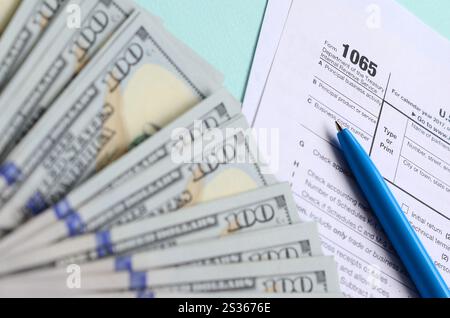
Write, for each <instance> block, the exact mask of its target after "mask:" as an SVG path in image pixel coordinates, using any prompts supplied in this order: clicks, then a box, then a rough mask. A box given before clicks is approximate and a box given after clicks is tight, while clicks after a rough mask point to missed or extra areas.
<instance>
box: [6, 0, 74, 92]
mask: <svg viewBox="0 0 450 318" xmlns="http://www.w3.org/2000/svg"><path fill="white" fill-rule="evenodd" d="M67 2H68V0H36V1H21V4H20V6H19V8H18V9H17V11H16V13H15V15H14V17H13V19H12V20H11V22H10V23H9V24H8V28H7V29H6V30H5V31H4V33H3V34H2V37H1V41H0V89H1V88H3V87H4V85H5V84H6V82H7V81H8V80H9V79H10V78H11V77H12V75H14V73H15V72H16V71H17V69H18V68H19V67H20V65H21V64H22V63H23V61H24V60H25V58H26V57H27V56H28V54H29V53H30V52H31V50H32V49H33V47H34V46H35V45H36V43H37V42H38V41H39V39H40V38H41V37H42V35H43V34H44V32H45V31H46V29H47V28H48V27H49V25H50V24H51V23H52V22H53V20H54V19H55V17H56V16H58V14H59V13H60V12H61V11H62V10H63V8H64V7H65V5H66V4H67ZM0 10H1V9H0Z"/></svg>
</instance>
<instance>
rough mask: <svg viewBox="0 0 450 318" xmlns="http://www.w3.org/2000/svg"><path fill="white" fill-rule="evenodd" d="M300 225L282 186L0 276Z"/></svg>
mask: <svg viewBox="0 0 450 318" xmlns="http://www.w3.org/2000/svg"><path fill="white" fill-rule="evenodd" d="M296 223H300V218H299V215H298V211H297V208H296V205H295V203H294V201H293V198H292V194H291V190H290V187H289V186H288V185H287V184H279V185H274V186H268V187H265V188H261V189H257V190H254V191H251V192H248V193H243V194H240V195H236V196H233V197H229V198H225V199H221V200H216V201H212V202H209V203H204V204H201V205H198V206H195V207H191V208H186V209H182V210H180V211H179V212H175V213H171V214H167V215H162V216H159V217H154V218H149V219H144V220H141V221H136V222H133V223H129V224H126V225H123V226H118V227H116V228H113V229H111V230H110V231H101V232H97V233H95V234H87V235H84V236H80V237H76V238H72V239H69V240H65V241H62V242H59V243H56V244H54V245H51V246H48V247H44V248H40V249H34V250H33V251H28V252H27V253H23V254H21V255H18V256H15V257H9V258H6V259H2V260H1V262H0V275H3V276H5V275H6V274H13V273H17V272H19V271H24V270H33V269H39V268H42V267H54V266H58V267H59V266H65V265H68V264H83V263H87V262H90V261H95V260H98V259H102V258H106V257H109V256H111V255H115V256H121V255H127V254H129V253H132V252H139V251H141V250H149V249H161V248H164V247H169V246H175V245H181V244H187V243H193V242H195V241H200V240H203V239H206V238H219V237H224V236H228V235H234V234H240V233H244V232H250V231H256V230H262V229H268V228H273V227H277V226H284V225H292V224H296Z"/></svg>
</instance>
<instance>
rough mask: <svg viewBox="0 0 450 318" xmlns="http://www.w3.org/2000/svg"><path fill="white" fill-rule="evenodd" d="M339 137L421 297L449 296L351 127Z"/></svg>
mask: <svg viewBox="0 0 450 318" xmlns="http://www.w3.org/2000/svg"><path fill="white" fill-rule="evenodd" d="M338 138H339V142H340V144H341V149H342V151H343V154H344V157H345V159H346V161H347V163H348V165H349V167H350V169H351V170H352V172H353V175H354V176H355V178H356V181H357V183H358V184H359V186H360V188H361V190H362V192H363V194H364V196H365V198H366V199H367V201H368V202H369V204H370V206H371V207H372V210H373V212H374V213H375V215H376V216H377V218H378V220H379V222H380V224H381V225H382V227H383V229H384V231H385V233H386V235H387V237H388V238H389V240H390V242H391V244H392V245H393V247H394V248H395V250H396V251H397V254H398V255H399V257H400V259H401V260H402V262H403V265H404V266H405V267H406V269H407V271H408V273H409V274H410V276H411V279H412V280H413V282H414V283H415V285H416V287H417V290H418V291H419V293H420V294H421V296H422V297H424V298H449V297H450V291H449V289H448V286H447V285H446V283H445V281H444V279H443V278H442V276H441V275H440V273H439V272H438V270H437V269H436V267H435V265H434V263H433V261H432V259H431V258H430V256H429V255H428V253H427V251H426V250H425V247H424V246H423V244H422V242H421V241H420V240H419V238H418V236H417V234H416V233H415V231H414V229H413V228H412V227H411V225H410V224H409V222H408V219H407V218H406V216H405V214H404V213H403V211H402V209H401V208H400V205H399V204H398V202H397V200H396V199H395V197H394V195H393V194H392V192H391V190H390V189H389V188H388V186H387V184H386V182H385V181H384V179H383V177H382V176H381V174H380V172H379V171H378V169H377V168H376V167H375V165H374V164H373V162H372V160H371V159H370V157H369V156H368V155H367V153H366V152H365V151H364V149H363V148H362V147H361V145H360V144H359V143H358V141H357V140H356V139H355V137H354V136H353V134H352V133H351V132H350V131H349V130H348V129H344V130H342V131H341V132H340V133H339V134H338Z"/></svg>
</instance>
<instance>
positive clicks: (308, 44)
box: [252, 0, 450, 297]
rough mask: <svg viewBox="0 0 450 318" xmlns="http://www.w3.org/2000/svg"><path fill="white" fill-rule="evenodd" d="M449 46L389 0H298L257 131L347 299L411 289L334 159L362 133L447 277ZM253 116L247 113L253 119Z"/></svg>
mask: <svg viewBox="0 0 450 318" xmlns="http://www.w3.org/2000/svg"><path fill="white" fill-rule="evenodd" d="M449 57H450V44H449V42H448V41H447V40H445V39H444V38H442V37H440V36H439V35H437V34H435V33H434V32H433V31H431V30H430V29H429V28H428V27H426V26H425V25H424V24H422V23H421V22H419V21H418V20H417V19H416V18H415V17H414V16H412V15H411V14H409V13H408V12H407V11H406V10H404V9H403V8H401V7H400V6H399V5H397V4H396V3H395V2H394V1H390V0H383V1H382V0H379V1H376V0H339V1H335V0H315V1H306V0H294V1H293V4H292V7H291V10H290V13H289V18H288V21H287V24H286V28H285V31H284V34H283V38H282V39H281V43H280V47H279V49H278V53H277V56H276V59H275V62H274V65H273V68H272V71H271V73H270V76H269V79H268V83H267V86H266V90H265V92H264V95H263V97H262V101H261V104H260V107H259V109H258V111H257V113H256V114H255V127H256V128H278V129H280V136H281V140H280V170H279V172H278V176H279V177H280V179H282V180H284V181H289V182H291V184H292V188H293V191H294V194H295V199H296V202H297V204H298V207H299V211H300V214H301V215H302V218H303V219H304V220H313V221H317V222H318V223H319V224H320V229H321V236H322V239H323V249H324V252H326V253H328V254H332V255H334V256H335V258H336V261H337V262H338V264H339V272H340V283H341V289H342V291H343V293H344V294H345V295H346V296H353V297H405V296H411V297H414V296H417V292H416V290H415V288H414V285H413V284H412V282H411V281H410V280H409V279H408V276H407V274H406V273H405V270H404V268H403V267H402V265H401V262H400V261H399V259H398V258H397V256H396V254H395V252H394V251H393V249H392V247H391V245H390V244H389V242H388V240H387V239H386V238H385V236H384V235H383V232H382V230H381V228H380V225H379V224H378V223H377V221H376V219H375V217H374V215H372V213H371V211H370V209H369V207H368V206H367V203H366V201H365V200H364V199H363V197H362V195H361V194H360V192H359V190H358V187H357V185H356V184H355V182H354V180H353V179H352V177H351V174H350V173H349V171H348V168H347V167H346V166H345V163H344V160H343V157H342V156H341V153H340V150H339V146H338V142H337V137H336V128H335V124H334V122H335V121H336V120H339V121H340V122H341V123H343V125H344V126H345V127H347V128H349V129H350V130H351V131H352V132H353V134H354V135H355V136H356V137H357V138H358V139H359V141H360V142H361V143H362V145H363V146H364V147H365V149H366V150H367V152H368V153H370V155H371V157H372V158H373V160H374V162H375V164H376V165H377V166H378V168H379V169H380V171H381V173H382V174H383V176H384V177H385V179H386V181H387V182H388V184H389V185H390V186H391V188H392V190H393V192H394V195H395V196H396V197H397V199H398V201H399V203H400V205H401V206H402V208H403V210H404V212H405V214H406V215H407V217H408V219H409V220H410V222H411V224H412V225H413V227H414V228H415V230H416V231H417V233H418V235H419V237H420V238H421V240H422V241H423V243H424V245H425V246H426V248H427V250H428V252H429V253H430V255H431V257H432V258H433V260H434V261H435V264H436V266H437V267H438V268H439V270H440V272H441V273H442V275H443V276H444V279H445V280H446V282H447V283H450V269H449V268H450V263H449V256H450V86H449V79H450V58H449ZM252 119H253V118H252Z"/></svg>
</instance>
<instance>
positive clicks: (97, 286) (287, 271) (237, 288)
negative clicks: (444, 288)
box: [0, 256, 339, 295]
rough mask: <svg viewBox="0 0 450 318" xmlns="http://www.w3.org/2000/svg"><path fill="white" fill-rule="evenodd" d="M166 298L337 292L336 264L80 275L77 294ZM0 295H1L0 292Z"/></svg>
mask: <svg viewBox="0 0 450 318" xmlns="http://www.w3.org/2000/svg"><path fill="white" fill-rule="evenodd" d="M14 289H16V290H26V289H27V290H35V291H40V290H42V291H50V292H51V291H53V292H57V291H61V292H70V291H68V287H67V285H66V281H65V280H64V281H61V280H59V279H58V280H46V281H45V284H44V283H39V282H37V283H29V282H23V283H22V284H19V283H17V284H2V285H1V286H0V294H5V293H6V290H10V291H11V290H14ZM145 289H150V290H153V291H156V292H165V293H171V292H175V293H205V295H206V293H208V294H209V293H214V292H253V293H268V294H272V293H273V294H277V293H291V294H309V293H328V292H332V293H338V292H339V281H338V274H337V265H336V263H335V262H334V260H333V258H332V257H325V256H321V257H309V258H298V259H290V260H278V261H265V262H258V263H241V264H228V265H212V266H203V267H183V268H168V269H162V270H152V271H147V272H123V273H112V274H104V275H96V274H92V275H91V274H84V275H83V276H82V285H81V288H79V289H78V290H77V291H76V292H78V293H79V292H107V291H110V292H113V291H124V290H145ZM2 290H3V292H2Z"/></svg>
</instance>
